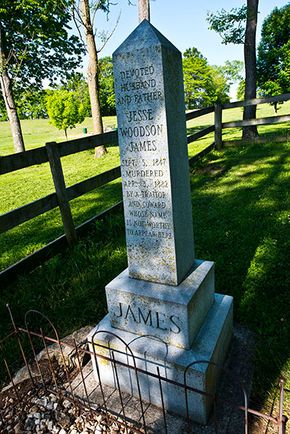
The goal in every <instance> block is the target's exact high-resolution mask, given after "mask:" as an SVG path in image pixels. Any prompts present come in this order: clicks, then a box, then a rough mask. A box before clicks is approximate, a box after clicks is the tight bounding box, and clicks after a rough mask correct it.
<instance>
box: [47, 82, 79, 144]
mask: <svg viewBox="0 0 290 434" xmlns="http://www.w3.org/2000/svg"><path fill="white" fill-rule="evenodd" d="M47 113H48V116H49V118H50V121H51V123H52V124H53V125H54V126H55V127H56V128H58V129H59V130H64V133H65V137H66V139H67V130H68V128H74V127H75V126H76V124H79V123H81V122H83V121H84V119H85V110H84V106H83V104H82V103H81V102H80V100H79V99H78V97H77V94H76V93H75V92H70V91H68V90H55V91H52V92H51V93H50V95H48V97H47Z"/></svg>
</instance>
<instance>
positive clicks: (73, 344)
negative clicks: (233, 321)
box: [0, 311, 287, 434]
mask: <svg viewBox="0 0 290 434" xmlns="http://www.w3.org/2000/svg"><path fill="white" fill-rule="evenodd" d="M10 314H11V312H10ZM35 318H37V321H35ZM31 319H33V321H31ZM11 321H12V325H13V332H12V333H11V334H10V335H8V336H6V337H5V338H4V339H2V340H1V341H0V351H1V352H0V364H1V366H0V369H1V371H0V372H1V374H2V377H3V378H4V376H5V377H6V379H7V380H8V381H6V386H5V387H4V384H3V385H2V386H3V387H2V388H1V392H0V432H1V433H8V434H9V433H17V432H19V433H21V432H37V433H41V432H43V433H45V432H56V433H57V432H60V433H64V432H68V433H69V432H70V433H76V432H81V431H77V430H76V429H75V430H73V429H69V427H67V430H63V431H61V429H63V428H61V425H57V420H56V419H57V418H56V416H55V415H56V413H57V411H56V410H55V408H57V406H58V408H60V406H61V405H64V403H66V404H65V406H66V407H67V408H69V411H70V417H71V419H70V420H72V415H73V420H74V421H77V420H79V419H80V417H81V416H82V415H83V416H82V417H84V415H85V416H86V417H87V419H88V420H89V421H91V422H90V423H91V425H90V426H91V431H90V429H89V428H87V432H95V433H97V432H100V433H101V432H104V433H105V432H124V433H135V432H136V433H137V432H140V433H147V432H148V433H151V432H152V433H170V434H173V433H181V432H188V433H190V432H192V433H199V432H208V433H225V432H229V433H230V432H233V433H236V434H237V433H245V434H247V433H251V432H254V431H252V428H251V427H252V418H253V417H254V418H255V419H256V420H258V421H260V420H264V421H266V422H267V423H268V425H269V424H270V425H271V427H272V428H271V429H272V431H271V432H277V433H279V434H284V433H286V424H287V417H286V416H284V415H283V405H284V395H285V385H284V381H283V379H280V381H279V389H278V390H279V404H278V408H277V414H274V415H273V414H271V415H267V414H263V413H261V412H259V411H257V410H254V409H252V408H250V407H249V399H248V393H247V391H246V390H245V387H244V386H243V382H242V379H240V378H238V379H237V378H233V376H232V374H231V373H230V372H229V371H228V370H227V369H226V368H221V367H217V366H215V365H214V364H212V365H213V366H212V367H213V369H222V370H223V375H222V380H221V382H222V384H221V385H220V387H219V388H218V390H219V391H220V392H219V394H212V395H211V394H209V393H206V392H204V391H203V390H198V389H197V388H194V387H192V386H191V385H190V384H188V382H187V370H188V369H189V368H190V367H191V366H192V365H193V363H195V364H208V363H209V362H208V361H206V360H199V361H195V362H193V363H192V364H191V365H189V366H188V367H187V368H186V369H185V371H184V375H183V381H174V380H173V379H170V378H167V376H166V374H165V373H164V371H162V372H161V370H160V369H159V367H157V368H156V371H155V372H152V371H150V370H148V369H146V366H145V367H144V365H142V366H141V367H140V365H138V361H137V360H136V358H135V356H134V353H133V351H132V349H131V348H130V346H128V345H126V344H124V347H125V350H124V352H122V351H120V350H117V349H115V348H112V347H110V344H109V343H108V344H107V345H103V344H101V343H100V342H99V341H98V340H96V339H92V338H95V336H93V337H91V338H90V340H89V341H88V339H82V340H81V341H79V340H78V339H76V338H73V337H70V338H69V339H64V340H61V339H60V338H59V335H58V332H57V330H56V329H55V327H54V326H53V324H52V323H51V322H50V321H49V319H48V318H47V317H45V316H44V315H42V314H40V313H39V312H36V311H29V312H27V314H26V317H25V327H24V328H22V327H17V326H16V324H15V322H14V318H13V316H12V314H11ZM36 323H38V325H37V326H35V324H36ZM32 324H33V326H32ZM97 333H102V331H99V332H97ZM116 336H117V334H114V338H116ZM92 343H93V344H92ZM15 354H17V357H16V356H15ZM21 366H22V368H21V369H19V368H20V367H21ZM104 369H106V370H108V371H110V370H111V372H112V375H113V378H114V385H113V387H112V385H110V387H109V386H108V385H107V384H106V383H105V382H104V381H103V376H102V372H104ZM124 370H125V371H126V372H127V375H129V377H130V379H131V380H130V381H132V382H133V383H134V385H135V386H134V392H132V393H128V392H124V387H122V384H121V383H122V381H123V378H122V376H123V373H124ZM16 371H17V374H15V372H16ZM126 378H128V377H126ZM144 379H145V380H146V381H148V382H154V384H155V389H154V393H155V395H156V396H155V397H154V399H155V401H154V399H153V400H152V399H148V394H147V392H146V391H145V390H144ZM7 383H8V384H7ZM170 388H171V389H170ZM168 390H171V391H175V393H176V399H179V400H180V399H181V397H183V398H182V399H183V407H184V409H185V410H184V411H185V414H184V417H183V418H181V417H180V416H176V415H174V414H172V413H171V412H169V411H167V406H166V404H165V399H166V397H165V395H166V393H168ZM49 396H50V397H51V396H53V397H54V398H53V406H54V407H53V408H52V410H53V409H54V416H53V417H54V425H53V426H52V422H51V421H46V425H45V426H44V427H43V430H42V431H41V425H40V424H38V425H37V424H36V423H35V424H34V425H33V423H32V422H31V418H30V422H31V423H30V425H29V424H28V425H29V426H28V425H27V423H28V422H27V420H28V419H27V414H28V413H29V411H30V410H29V409H31V405H32V404H33V403H34V404H35V402H38V403H39V402H47V397H49ZM194 397H196V398H194ZM200 397H205V398H208V399H210V400H212V412H211V417H210V420H209V422H208V424H207V426H206V427H199V426H198V425H197V424H195V423H194V422H193V421H192V420H191V408H190V406H191V405H192V403H193V399H198V398H200ZM37 400H38V401H37ZM41 400H42V401H41ZM156 400H157V401H158V407H156V406H155V405H153V404H152V402H156ZM21 412H22V413H23V412H24V413H25V412H26V413H27V414H26V416H25V417H26V421H24V419H25V417H24V418H22V419H23V421H22V422H21V418H20V417H19V413H21ZM35 414H36V413H35ZM37 414H38V413H37ZM100 419H102V421H103V422H102V424H101V425H100V424H99V425H98V426H99V428H98V429H96V428H94V427H95V425H93V422H92V421H93V420H98V421H100ZM21 423H22V424H21ZM25 423H26V425H25ZM49 423H50V425H49ZM96 423H97V422H96ZM57 426H59V428H57ZM74 426H77V425H74ZM16 427H17V429H18V431H17V429H16ZM112 427H113V428H112ZM34 428H35V431H33V429H34ZM57 429H59V431H57ZM255 432H257V431H255ZM261 432H262V431H261Z"/></svg>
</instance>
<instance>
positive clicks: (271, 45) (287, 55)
mask: <svg viewBox="0 0 290 434" xmlns="http://www.w3.org/2000/svg"><path fill="white" fill-rule="evenodd" d="M289 29H290V4H288V5H286V6H284V7H282V8H280V9H279V8H275V9H274V10H273V11H272V12H271V13H270V15H269V16H268V17H267V18H266V19H265V20H264V22H263V25H262V32H261V41H260V44H259V47H258V61H257V77H258V85H259V87H260V91H261V92H260V93H261V94H262V95H271V96H273V95H279V94H282V93H288V92H290V30H289Z"/></svg>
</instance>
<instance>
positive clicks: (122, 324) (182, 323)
mask: <svg viewBox="0 0 290 434" xmlns="http://www.w3.org/2000/svg"><path fill="white" fill-rule="evenodd" d="M213 268H214V264H213V263H212V262H209V261H198V260H197V261H195V267H194V270H193V272H192V273H191V274H190V275H189V276H188V277H187V278H186V279H185V280H184V281H183V282H182V283H181V284H180V285H178V286H177V287H169V286H168V285H161V284H156V283H152V282H145V281H139V280H137V279H131V278H129V277H128V274H127V270H125V271H124V272H123V273H121V274H120V275H119V276H118V277H117V278H116V279H114V280H113V281H112V282H111V283H109V284H108V286H107V287H106V294H107V302H108V308H109V314H108V315H106V316H105V318H104V319H103V320H102V321H101V322H100V323H99V324H98V326H97V327H96V328H95V329H94V330H92V332H91V334H90V336H89V337H88V340H89V345H90V350H91V351H94V352H95V353H96V354H101V355H104V356H107V357H112V354H111V353H112V350H113V352H114V359H115V361H116V362H117V361H119V362H123V363H125V364H127V365H129V366H131V368H129V367H124V366H122V365H120V364H118V363H113V362H108V361H106V360H104V359H101V358H100V357H99V358H97V359H98V369H99V375H100V377H101V380H102V382H103V383H104V384H107V385H109V386H111V387H113V388H118V384H117V381H118V382H119V387H120V389H121V390H122V391H124V392H127V393H129V394H131V395H134V396H137V397H139V394H138V393H139V392H138V387H137V379H136V371H135V370H134V366H135V364H136V367H137V368H140V369H142V370H144V371H146V372H149V373H153V374H156V375H157V374H158V371H157V368H158V369H159V372H160V375H161V376H162V377H164V378H166V379H168V380H172V381H173V382H178V383H181V384H184V378H185V376H186V383H187V385H189V386H190V387H193V388H196V389H198V390H200V391H201V392H205V393H206V394H213V393H215V390H216V384H217V381H218V377H219V374H220V369H219V368H217V367H216V366H214V365H213V363H214V364H217V365H219V366H221V365H222V364H223V362H224V358H225V356H226V354H227V349H228V346H229V343H230V339H231V335H232V323H233V319H232V311H233V309H232V308H233V299H232V297H230V296H226V295H221V294H214V275H213ZM169 290H170V292H169ZM120 303H121V306H120ZM121 313H122V315H120V314H121ZM173 314H174V315H173ZM113 325H114V326H113ZM157 326H158V327H157ZM128 330H130V332H129V331H128ZM201 361H203V362H204V363H201ZM196 362H199V363H196ZM208 362H209V363H208ZM94 370H95V375H96V378H98V375H97V367H96V365H95V364H94ZM116 370H117V375H116ZM185 373H186V374H185ZM137 375H138V380H139V384H140V392H141V397H142V400H143V401H146V402H150V403H152V404H154V405H157V406H160V407H162V398H161V393H160V385H159V380H158V378H156V377H153V376H150V375H146V374H144V373H138V374H137ZM117 377H118V380H117ZM162 392H163V400H164V407H165V409H166V410H169V411H172V412H175V413H177V414H179V415H182V416H186V415H187V407H186V396H185V390H184V388H182V387H178V386H176V385H174V384H173V383H170V382H167V381H163V382H162ZM187 403H188V412H189V417H190V418H191V419H192V420H194V421H196V422H199V423H202V424H205V423H206V422H207V419H208V416H209V412H210V409H211V405H212V398H211V397H210V396H209V395H204V394H200V393H195V392H191V391H190V392H188V393H187Z"/></svg>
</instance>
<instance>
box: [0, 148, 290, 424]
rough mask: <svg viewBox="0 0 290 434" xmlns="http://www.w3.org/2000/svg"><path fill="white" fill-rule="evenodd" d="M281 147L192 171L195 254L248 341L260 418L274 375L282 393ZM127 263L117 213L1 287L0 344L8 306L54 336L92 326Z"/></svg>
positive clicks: (286, 169) (246, 151)
mask: <svg viewBox="0 0 290 434" xmlns="http://www.w3.org/2000/svg"><path fill="white" fill-rule="evenodd" d="M289 149H290V146H289V143H286V142H285V143H274V142H273V143H271V142H269V143H267V144H263V145H261V144H253V145H249V144H247V145H240V146H235V147H227V148H225V149H224V150H223V151H221V152H217V151H214V152H212V153H210V154H208V156H207V157H206V158H204V159H203V161H202V162H200V163H198V164H197V165H196V166H195V167H194V168H193V169H192V171H191V187H192V209H193V220H194V233H195V243H196V256H197V257H198V258H202V259H209V260H213V261H215V263H216V291H217V292H220V293H225V294H230V295H233V296H234V304H235V309H234V311H235V320H236V321H238V322H240V323H242V324H244V325H246V326H248V327H249V328H250V329H251V330H252V331H254V332H255V334H256V341H257V348H256V353H255V361H254V362H255V375H254V388H253V399H254V400H255V402H254V404H253V405H254V407H255V408H257V406H258V404H261V405H262V406H263V405H264V407H263V408H264V409H266V410H269V409H268V408H267V405H266V404H267V402H269V399H270V398H271V397H273V396H274V394H275V391H276V389H275V385H276V383H277V379H278V377H279V376H280V375H282V374H283V375H284V377H285V378H286V387H287V388H288V389H290V346H289V342H290V297H289V287H290V275H289V247H290V245H289V244H290V215H289V209H290V207H289V175H290V153H289ZM101 199H103V198H101ZM91 200H93V199H89V200H88V201H89V202H90V201H91ZM38 231H39V229H38V227H37V232H38ZM34 232H35V231H34ZM32 233H33V228H31V234H32ZM15 241H16V240H15ZM126 264H127V259H126V247H125V239H124V222H123V216H122V214H121V213H117V214H116V215H114V216H111V217H107V218H106V219H104V220H103V221H100V222H97V224H96V225H95V227H94V228H93V229H92V231H91V232H90V234H88V235H87V236H86V237H84V238H83V239H82V240H81V241H80V242H79V244H78V245H77V246H76V247H74V248H73V249H72V250H66V251H64V252H63V254H59V255H57V256H56V257H54V258H53V259H51V260H50V261H48V262H47V263H45V264H44V265H42V266H41V267H38V268H37V269H36V270H35V271H34V272H32V273H30V274H29V275H27V276H22V277H19V278H18V279H17V281H16V282H15V283H13V284H11V285H10V286H8V287H7V288H5V289H2V291H1V294H0V318H1V323H0V336H4V335H6V334H7V333H8V332H9V331H10V329H11V325H10V323H9V318H8V312H7V310H6V308H5V304H6V303H7V302H9V303H10V305H11V307H12V309H13V312H14V315H15V319H16V322H17V323H18V324H23V316H24V313H25V311H26V310H27V309H40V310H41V311H42V312H44V313H45V314H46V315H47V316H48V317H49V318H50V319H51V320H52V321H53V322H54V324H55V325H56V327H57V329H58V330H59V332H60V334H61V335H62V336H64V335H65V334H67V333H69V332H71V331H72V330H74V329H77V328H79V327H81V326H83V325H87V324H96V323H97V322H98V321H99V320H100V319H101V318H102V316H103V315H104V314H105V312H106V302H105V291H104V287H105V285H106V284H107V283H108V282H109V281H110V280H111V279H113V278H114V277H115V276H116V275H117V274H118V273H119V272H121V271H122V270H123V269H124V268H125V267H126ZM289 398H290V397H289V394H288V395H286V400H285V404H286V407H287V411H286V414H288V416H289V415H290V407H289V405H290V399H289ZM265 402H266V404H265Z"/></svg>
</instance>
